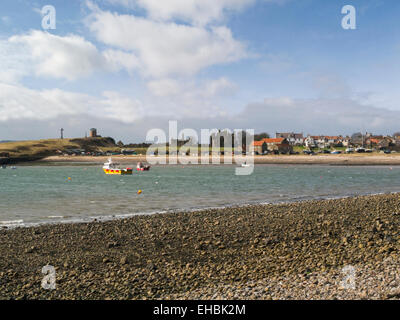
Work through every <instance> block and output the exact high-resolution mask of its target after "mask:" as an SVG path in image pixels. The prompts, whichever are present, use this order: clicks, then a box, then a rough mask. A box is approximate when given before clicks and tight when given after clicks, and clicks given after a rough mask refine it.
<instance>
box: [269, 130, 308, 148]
mask: <svg viewBox="0 0 400 320" xmlns="http://www.w3.org/2000/svg"><path fill="white" fill-rule="evenodd" d="M275 138H285V139H287V141H288V142H289V144H290V145H292V146H300V145H303V143H304V137H303V133H294V132H276V133H275Z"/></svg>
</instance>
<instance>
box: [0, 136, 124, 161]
mask: <svg viewBox="0 0 400 320" xmlns="http://www.w3.org/2000/svg"><path fill="white" fill-rule="evenodd" d="M71 149H84V150H86V151H91V152H92V151H114V150H117V149H118V150H119V148H118V147H117V146H116V145H115V141H114V140H113V139H112V138H78V139H46V140H31V141H16V142H6V143H0V154H1V153H8V154H9V156H10V158H11V159H15V160H23V159H26V160H31V159H40V158H43V157H47V156H51V155H55V154H58V153H60V152H62V153H64V152H66V150H71Z"/></svg>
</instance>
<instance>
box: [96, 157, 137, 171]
mask: <svg viewBox="0 0 400 320" xmlns="http://www.w3.org/2000/svg"><path fill="white" fill-rule="evenodd" d="M103 171H104V173H105V174H114V175H127V174H132V172H133V169H132V168H125V169H121V168H119V167H118V164H117V163H114V162H113V161H112V159H111V158H109V159H108V162H106V163H104V166H103Z"/></svg>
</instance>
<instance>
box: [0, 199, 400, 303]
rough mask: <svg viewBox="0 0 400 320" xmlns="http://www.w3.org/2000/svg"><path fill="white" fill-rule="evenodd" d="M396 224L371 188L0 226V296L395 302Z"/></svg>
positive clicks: (393, 211)
mask: <svg viewBox="0 0 400 320" xmlns="http://www.w3.org/2000/svg"><path fill="white" fill-rule="evenodd" d="M399 224H400V195H399V194H383V195H373V196H359V197H352V198H343V199H334V200H313V201H303V202H293V203H285V204H270V205H254V206H244V207H234V208H224V209H209V210H202V211H195V212H176V213H165V214H154V215H141V216H135V217H132V218H128V219H121V220H112V221H106V222H98V221H93V222H90V223H76V224H47V225H41V226H36V227H28V228H23V227H22V228H16V229H7V228H2V229H1V230H0V299H398V298H400V251H399V250H400V231H399ZM45 265H51V266H54V268H55V270H56V289H55V290H47V289H43V288H42V286H41V282H42V279H43V277H44V275H43V274H42V273H41V271H42V268H43V266H45Z"/></svg>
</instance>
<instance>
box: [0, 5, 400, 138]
mask: <svg viewBox="0 0 400 320" xmlns="http://www.w3.org/2000/svg"><path fill="white" fill-rule="evenodd" d="M47 5H51V6H53V7H54V9H55V13H56V14H55V29H48V28H46V25H45V26H44V27H45V28H44V27H43V24H42V20H43V19H47V13H48V12H46V13H45V14H43V12H42V8H43V7H44V6H47ZM345 5H352V6H353V7H354V8H355V16H356V28H355V29H344V28H343V27H342V19H343V18H344V17H345V16H346V14H343V13H342V8H343V6H345ZM399 16H400V1H396V0H347V1H341V0H335V1H323V0H300V1H299V0H218V1H216V0H163V1H159V0H70V1H63V0H53V1H51V0H45V1H41V0H40V1H39V0H36V1H26V0H2V6H1V8H0V140H28V139H45V138H55V137H58V136H59V131H60V128H61V127H62V128H64V130H65V131H64V136H65V137H82V136H84V135H85V133H86V132H88V130H89V128H92V127H95V128H97V130H98V133H99V134H101V135H103V136H112V137H114V138H115V139H116V140H122V141H123V142H125V143H130V142H141V141H144V140H146V134H147V132H148V131H149V130H151V129H154V128H161V129H164V130H166V131H167V128H168V123H169V121H171V120H177V121H178V127H179V130H180V129H184V128H193V129H194V130H198V131H199V130H200V129H213V128H219V129H224V128H229V129H231V130H234V129H254V130H255V132H268V133H270V134H271V135H274V134H275V132H277V131H278V132H286V131H296V132H303V133H304V134H313V135H317V134H326V135H336V134H343V135H346V134H349V135H350V134H352V133H354V132H358V131H362V132H365V131H368V132H372V133H376V134H392V133H393V132H395V131H400V105H399V103H398V101H399V98H400V90H398V88H399V85H400V81H399V80H400V32H399V31H400V20H399V19H398V17H399ZM46 21H47V22H48V20H46ZM46 21H45V22H46ZM167 134H168V132H167Z"/></svg>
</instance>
